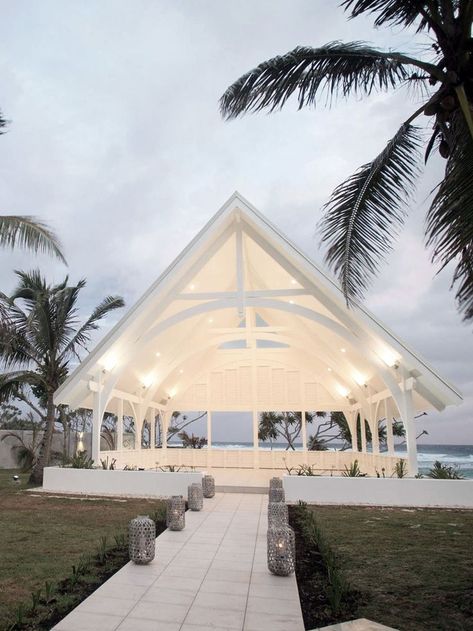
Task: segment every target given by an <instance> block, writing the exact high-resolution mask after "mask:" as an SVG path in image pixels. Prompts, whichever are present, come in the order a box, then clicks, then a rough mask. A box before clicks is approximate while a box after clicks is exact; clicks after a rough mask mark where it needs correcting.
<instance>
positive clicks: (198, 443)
mask: <svg viewBox="0 0 473 631" xmlns="http://www.w3.org/2000/svg"><path fill="white" fill-rule="evenodd" d="M178 436H179V438H180V439H181V440H182V446H183V447H189V448H191V449H202V447H205V445H206V444H207V439H206V438H204V437H201V436H194V434H191V435H190V436H189V434H188V433H187V432H179V434H178Z"/></svg>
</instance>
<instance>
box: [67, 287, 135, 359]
mask: <svg viewBox="0 0 473 631" xmlns="http://www.w3.org/2000/svg"><path fill="white" fill-rule="evenodd" d="M124 306H125V301H124V300H123V298H121V296H107V297H106V298H104V300H102V302H101V303H100V304H99V305H97V307H95V309H94V310H93V312H92V313H91V315H90V317H89V318H88V319H87V320H86V322H84V324H83V325H82V326H81V327H80V329H79V330H78V331H77V332H76V334H75V335H74V337H73V338H72V339H71V340H70V342H69V343H68V345H67V347H66V349H65V352H66V353H74V354H77V353H76V347H77V346H81V347H82V348H86V344H87V343H88V342H89V340H90V333H91V332H92V331H94V330H96V329H97V328H98V323H99V321H100V320H102V319H103V318H104V317H105V316H107V315H108V314H109V313H110V312H112V311H114V310H115V309H121V308H122V307H124Z"/></svg>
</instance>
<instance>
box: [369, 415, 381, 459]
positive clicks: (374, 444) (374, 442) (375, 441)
mask: <svg viewBox="0 0 473 631" xmlns="http://www.w3.org/2000/svg"><path fill="white" fill-rule="evenodd" d="M370 427H371V450H372V452H373V453H374V454H379V423H378V419H377V418H376V415H374V416H373V417H372V421H371V423H370Z"/></svg>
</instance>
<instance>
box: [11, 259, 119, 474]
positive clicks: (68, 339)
mask: <svg viewBox="0 0 473 631" xmlns="http://www.w3.org/2000/svg"><path fill="white" fill-rule="evenodd" d="M16 274H17V276H18V279H19V283H18V286H17V288H16V289H15V290H14V291H13V293H12V295H11V296H10V297H8V296H5V295H4V294H0V302H1V303H2V304H3V305H4V307H5V310H6V311H7V314H8V317H7V318H5V319H3V320H2V321H1V323H0V358H1V359H2V362H3V366H4V370H5V372H3V373H2V374H0V401H8V400H10V399H12V398H15V396H16V395H17V394H18V392H20V391H21V390H22V388H23V387H25V386H29V387H31V388H33V389H34V391H35V394H36V395H37V396H38V397H39V399H40V400H41V402H42V405H43V407H44V408H45V409H46V419H45V420H46V423H45V431H44V435H43V439H42V442H41V447H40V451H39V456H38V459H37V462H36V464H35V467H34V468H33V471H32V474H31V482H33V483H40V482H41V481H42V477H43V468H44V467H45V466H46V465H47V464H48V463H49V460H50V455H51V443H52V437H53V431H54V424H55V421H56V406H55V405H54V400H53V396H54V392H55V391H56V390H57V388H58V387H59V386H60V385H61V384H62V383H63V382H64V380H65V379H66V377H67V374H68V372H69V362H70V360H71V359H72V358H78V359H80V355H79V352H80V350H81V349H86V347H87V344H88V342H89V341H90V337H91V334H92V332H93V331H95V330H96V329H97V328H98V324H99V322H100V321H101V320H102V319H103V318H105V317H106V316H107V315H108V314H109V313H110V312H111V311H113V310H114V309H117V308H119V307H122V306H123V305H124V302H123V299H122V298H120V297H117V296H108V297H107V298H105V299H104V300H103V301H102V302H101V303H100V304H99V305H98V306H97V307H96V308H95V309H94V311H93V312H92V314H91V315H90V317H89V318H88V319H87V320H86V321H85V322H84V323H83V324H80V323H79V319H78V306H77V301H78V298H79V293H80V290H81V289H82V288H83V287H84V286H85V280H80V281H79V282H78V283H77V284H76V285H69V284H68V280H69V279H68V278H67V277H66V278H65V280H64V281H63V282H62V283H59V284H58V285H48V284H47V283H46V280H45V279H44V278H43V277H42V276H41V273H40V272H39V271H33V272H16Z"/></svg>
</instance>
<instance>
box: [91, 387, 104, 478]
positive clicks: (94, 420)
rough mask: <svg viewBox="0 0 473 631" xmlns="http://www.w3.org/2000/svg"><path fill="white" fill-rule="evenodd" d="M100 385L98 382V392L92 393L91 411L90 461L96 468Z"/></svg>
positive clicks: (99, 421) (98, 450) (97, 462)
mask: <svg viewBox="0 0 473 631" xmlns="http://www.w3.org/2000/svg"><path fill="white" fill-rule="evenodd" d="M101 389H102V384H101V382H100V380H99V389H98V392H94V397H93V399H94V407H93V410H92V454H91V457H92V460H93V461H94V463H95V465H96V466H99V465H100V429H101V427H102V416H103V413H102V406H101Z"/></svg>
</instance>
